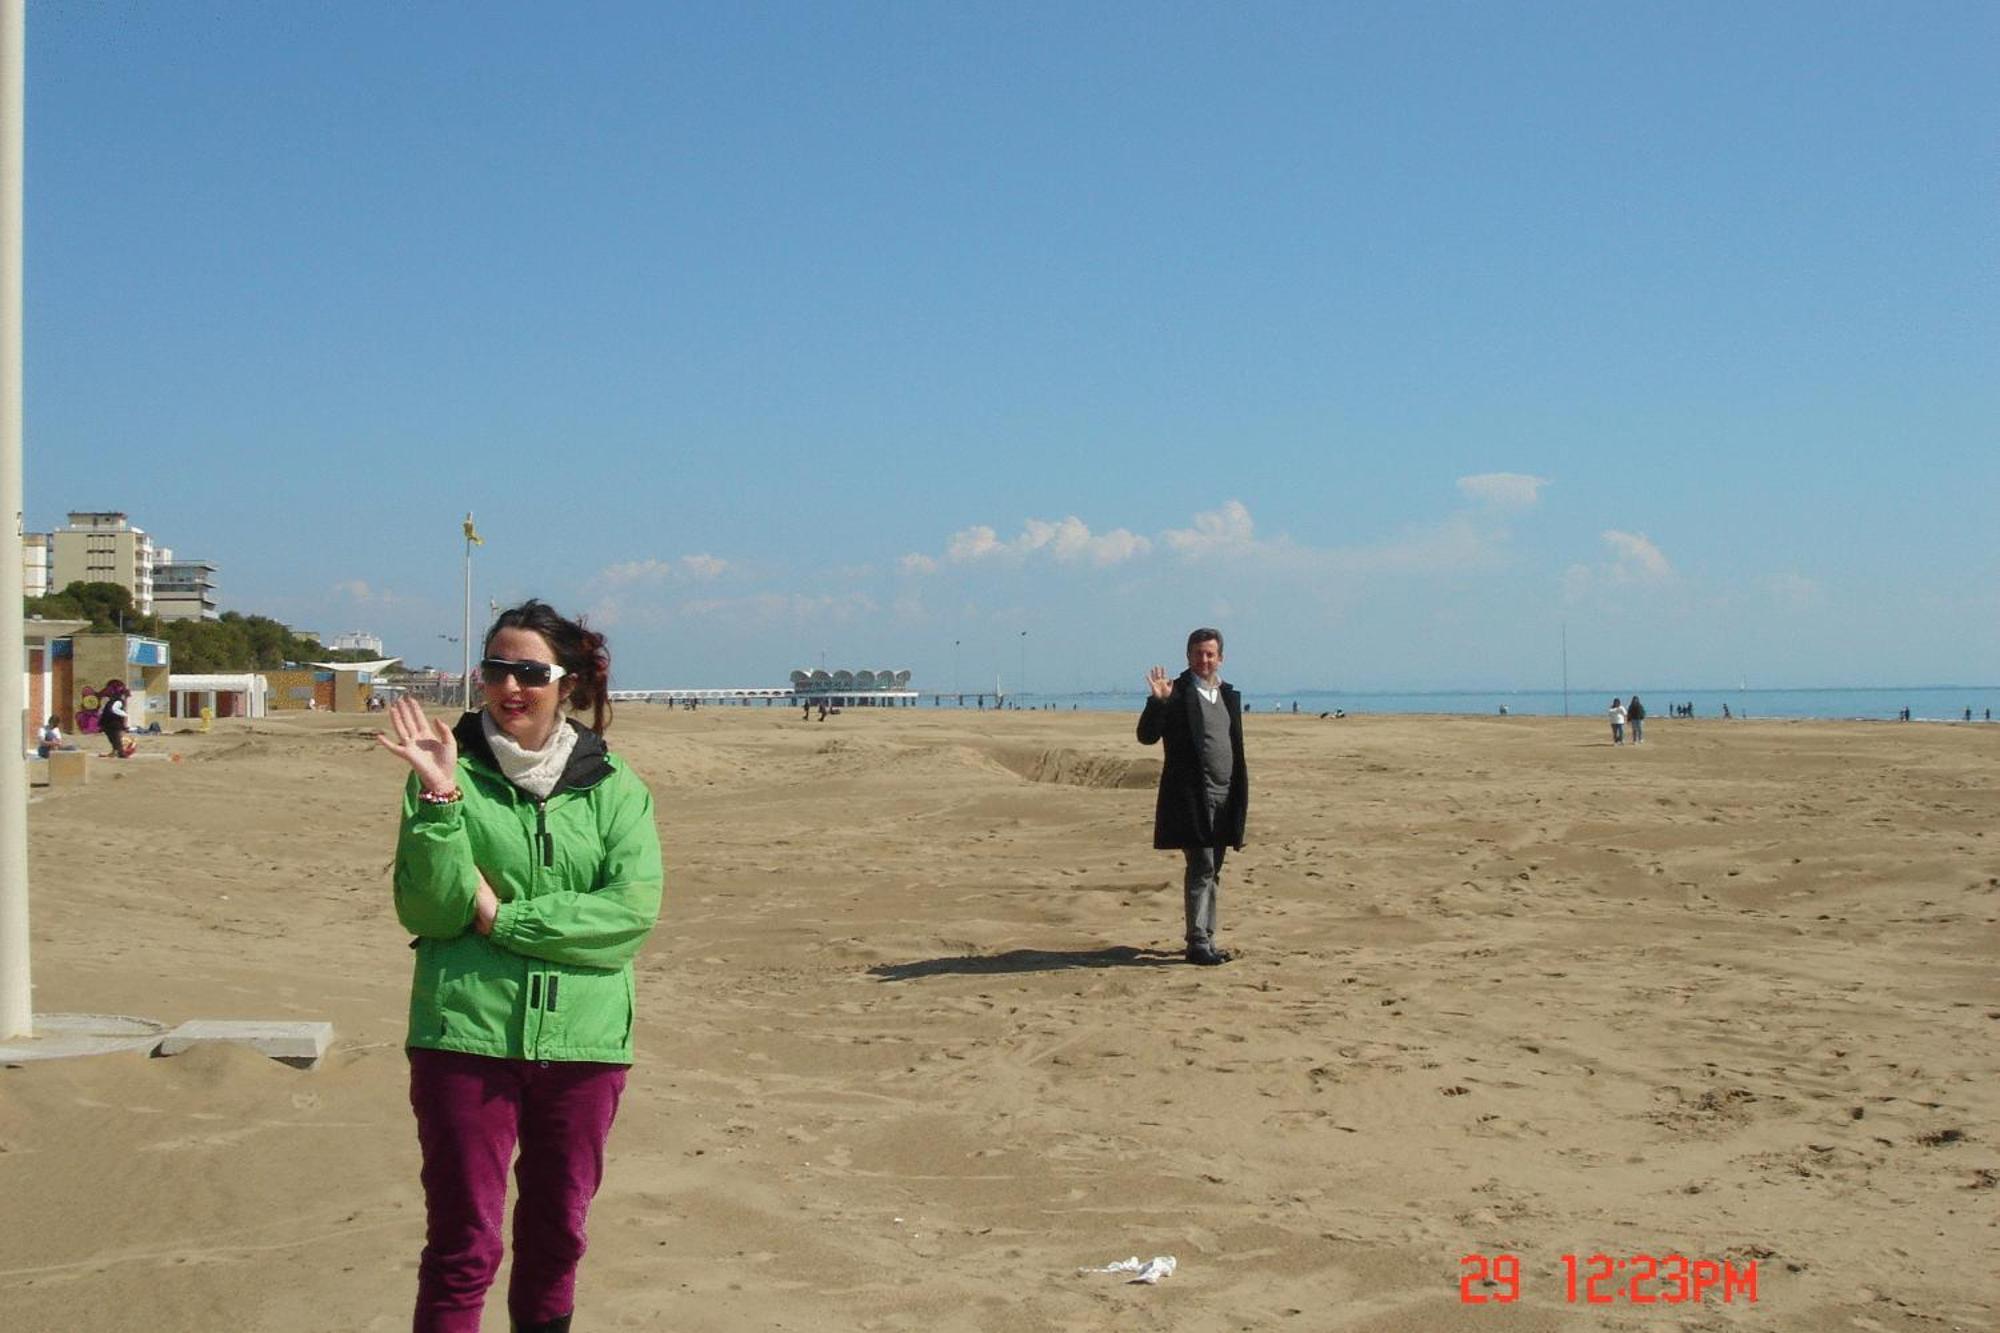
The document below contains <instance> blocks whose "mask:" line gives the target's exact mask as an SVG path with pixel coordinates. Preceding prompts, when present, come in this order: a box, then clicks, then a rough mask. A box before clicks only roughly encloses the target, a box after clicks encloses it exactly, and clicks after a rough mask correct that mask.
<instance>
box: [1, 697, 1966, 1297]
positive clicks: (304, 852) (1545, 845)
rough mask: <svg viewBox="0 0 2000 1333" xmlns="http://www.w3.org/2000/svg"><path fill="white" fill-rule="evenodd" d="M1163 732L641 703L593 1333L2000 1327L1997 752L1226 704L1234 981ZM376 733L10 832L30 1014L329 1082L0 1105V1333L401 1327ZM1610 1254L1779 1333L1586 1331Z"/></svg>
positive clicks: (213, 1080)
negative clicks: (632, 1035)
mask: <svg viewBox="0 0 2000 1333" xmlns="http://www.w3.org/2000/svg"><path fill="white" fill-rule="evenodd" d="M1135 712H1136V707H1135ZM1132 720H1133V719H1132V717H1131V716H1125V715H1115V716H1113V715H1103V716H1086V715H1078V714H1071V715H1036V714H994V713H983V714H970V715H968V714H960V713H952V714H949V715H946V714H939V713H935V712H929V711H923V712H918V711H903V712H886V711H885V712H881V713H875V714H870V713H868V712H865V711H857V712H850V713H847V714H845V715H843V716H841V717H838V718H834V719H832V720H830V721H828V722H826V723H819V722H804V721H801V720H800V719H799V717H798V715H797V713H796V712H793V711H791V710H784V709H769V710H765V709H752V710H743V711H733V710H732V711H704V712H701V713H696V714H690V713H685V712H680V711H672V712H670V711H667V710H648V709H643V708H639V707H630V708H627V709H625V710H623V711H622V712H621V713H620V716H619V719H618V723H617V725H616V727H615V728H614V729H613V732H612V740H613V742H614V744H615V745H616V746H618V748H620V749H621V750H622V751H624V752H625V753H626V754H627V755H629V756H630V757H631V759H632V760H633V762H634V764H635V765H636V766H637V767H638V768H639V769H640V771H641V772H642V773H644V774H645V775H646V776H647V777H648V778H649V780H650V781H651V782H652V783H653V786H654V791H655V796H656V798H657V804H658V810H659V817H660V823H661V829H662V834H663V837H664V840H665V844H666V849H667V860H668V865H669V882H668V899H667V909H666V917H665V920H664V922H663V924H662V927H661V929H660V930H659V931H658V932H657V934H656V935H655V937H654V939H653V940H652V942H651V943H650V945H649V946H648V950H647V952H646V954H645V955H644V957H643V958H642V960H641V964H640V974H641V975H640V998H641V1006H642V1015H641V1025H640V1031H639V1036H638V1041H639V1047H640V1064H639V1066H638V1068H637V1070H636V1071H635V1075H634V1078H633V1080H632V1084H631V1090H630V1092H629V1093H628V1096H627V1099H626V1102H625V1107H624V1111H623V1113H622V1115H621V1118H620V1122H619V1125H618V1128H617V1131H616V1133H615V1135H614V1138H613V1144H612V1170H611V1174H610V1177H609V1180H608V1183H607V1185H606V1187H605V1190H604V1192H603V1194H602V1195H601V1196H600V1198H599V1201H598V1204H597V1206H596V1209H595V1211H594V1213H593V1228H592V1242H593V1243H592V1251H591V1254H590V1256H589V1258H588V1259H587V1260H586V1262H585V1268H584V1275H583V1283H582V1287H581V1297H580V1315H579V1322H578V1327H579V1329H582V1328H591V1329H597V1328H630V1329H655V1328H659V1329H665V1328H673V1329H696V1330H700V1329H711V1330H734V1329H766V1328H794V1329H808V1328H810V1329H881V1330H894V1329H912V1330H916V1329H933V1328H942V1329H979V1330H1041V1329H1062V1330H1087V1329H1141V1330H1144V1329H1174V1330H1205V1329H1244V1328H1253V1329H1264V1328H1296V1329H1311V1330H1320V1329H1342V1330H1412V1331H1415V1330H1430V1329H1479V1330H1487V1331H1491V1333H1499V1331H1502V1330H1527V1329H1568V1328H1577V1329H1599V1328H1608V1329H1635V1330H1636V1329H1644V1330H1656V1329H1658V1330H1667V1329H1690V1330H1706V1329H1737V1328H1741V1329H1753V1328H1754V1329H1780V1330H1829V1331H1830V1330H1849V1329H1864V1330H1918V1329H1922V1330H1925V1331H1926V1333H1937V1331H1938V1330H1948V1329H1954V1328H1958V1329H1991V1328H1994V1327H1996V1325H1997V1323H2000V1321H1997V1320H1996V1314H1995V1310H1996V1305H2000V1265H1996V1263H1995V1260H1994V1256H1995V1255H1996V1254H2000V1193H1996V1186H1997V1185H2000V1082H1996V1078H1995V1075H1996V1073H2000V1069H1996V1066H1997V1065H2000V985H1996V980H1995V963H1996V957H1997V956H2000V948H1996V934H1995V930H1994V926H1995V922H1996V918H2000V782H1996V778H2000V729H1993V728H1983V727H1977V726H1974V727H1960V726H1950V727H1947V726H1895V725H1865V724H1839V723H1810V724H1783V723H1735V724H1722V723H1717V722H1675V721H1671V720H1659V721H1656V722H1654V724H1653V725H1652V726H1651V727H1650V728H1649V739H1648V743H1647V744H1646V745H1645V746H1643V747H1639V748H1632V747H1627V748H1624V749H1613V748H1612V747H1611V746H1610V745H1609V744H1608V738H1605V737H1603V736H1602V735H1601V734H1600V732H1601V731H1602V728H1601V727H1600V726H1599V724H1598V723H1597V721H1596V720H1595V719H1590V720H1578V721H1575V722H1569V723H1565V722H1562V721H1558V720H1550V719H1525V718H1514V719H1498V718H1493V719H1478V718H1434V719H1415V718H1411V719H1374V718H1349V719H1345V720H1340V721H1333V720H1321V719H1317V718H1310V717H1256V716H1253V717H1252V718H1251V719H1250V720H1249V726H1248V732H1249V737H1248V739H1249V752H1250V758H1251V764H1252V772H1253V775H1254V795H1253V801H1252V817H1251V840H1252V841H1251V846H1250V847H1249V848H1248V849H1247V850H1246V851H1245V852H1244V853H1243V854H1241V855H1240V856H1232V857H1231V859H1230V861H1229V865H1228V867H1227V869H1226V871H1225V879H1224V897H1223V901H1222V934H1223V937H1224V943H1225V944H1226V945H1228V946H1230V947H1234V948H1237V949H1239V950H1240V951H1241V956H1240V957H1239V960H1238V961H1237V962H1236V963H1233V964H1231V965H1230V966H1228V967H1225V968H1220V969H1213V970H1209V969H1196V968H1190V967H1187V966H1185V965H1182V964H1181V963H1180V961H1179V933H1180V922H1179V863H1178V859H1177V858H1176V857H1174V856H1172V855H1171V854H1166V853H1156V852H1154V851H1152V850H1151V848H1150V819H1151V811H1152V784H1153V781H1154V775H1155V774H1156V773H1157V757H1156V753H1157V752H1153V751H1147V750H1145V749H1143V748H1141V747H1139V746H1138V745H1136V744H1135V743H1134V742H1133V739H1132ZM371 735H372V729H370V728H366V727H357V726H356V725H355V723H354V721H353V720H352V719H342V718H334V717H327V716H305V717H297V718H285V719H273V720H269V721H262V722H258V723H255V724H242V723H238V724H233V725H232V724H225V725H224V726H222V727H221V728H219V729H218V731H217V732H216V733H215V734H212V735H209V736H183V737H168V738H161V739H160V740H158V741H156V742H154V743H153V746H154V748H155V750H158V749H167V748H171V749H174V750H178V751H179V752H181V753H182V755H183V762H180V763H168V762H164V761H158V760H155V761H152V762H143V763H142V762H138V761H134V762H131V763H128V764H125V765H122V766H116V767H111V766H103V765H100V767H99V768H98V769H97V770H96V772H95V774H94V776H93V779H92V782H91V784H90V785H89V786H88V787H87V788H84V789H81V790H75V791H67V792H58V793H51V794H38V795H37V798H36V801H35V803H34V805H33V807H32V809H31V811H30V826H31V839H32V845H31V855H32V858H33V873H34V876H35V880H34V894H35V897H34V938H35V967H36V974H35V975H36V981H37V994H36V1004H37V1008H38V1009H40V1010H43V1011H49V1012H71V1011H97V1012H119V1013H130V1014H136V1015H140V1016H144V1017H149V1018H154V1019H159V1020H161V1021H164V1022H170V1023H171V1022H178V1021H181V1020H183V1019H187V1018H193V1017H209V1018H227V1017H313V1018H326V1019H330V1020H332V1021H333V1022H334V1023H335V1024H336V1025H337V1029H338V1033H339V1040H338V1043H337V1045H336V1047H335V1050H334V1053H333V1055H332V1056H331V1058H330V1059H329V1060H328V1061H327V1062H326V1064H325V1065H324V1066H323V1067H322V1068H320V1069H319V1070H316V1071H313V1072H309V1073H302V1072H299V1071H296V1070H293V1069H289V1068H287V1067H285V1066H282V1065H278V1064H275V1063H272V1062H269V1061H266V1060H263V1059H261V1058H259V1057H256V1056H254V1055H252V1054H250V1053H248V1052H245V1051H232V1050H220V1051H217V1050H210V1051H203V1052H198V1053H195V1054H191V1055H187V1056H183V1057H178V1058H175V1059H171V1060H151V1059H147V1058H145V1057H143V1056H136V1055H134V1056H106V1057H98V1058H94V1059H90V1060H81V1061H68V1062H55V1063H37V1064H29V1065H25V1066H20V1067H16V1068H9V1069H6V1070H4V1071H0V1235H4V1236H6V1237H7V1238H8V1243H7V1246H6V1249H7V1253H6V1254H5V1256H4V1257H0V1310H4V1311H5V1312H6V1316H5V1324H6V1327H8V1328H9V1329H10V1330H13V1329H20V1330H40V1329H51V1330H53V1329H93V1330H98V1329H101V1330H124V1329H132V1330H147V1331H148V1333H173V1331H175V1330H195V1329H203V1330H206V1329H211V1328H217V1327H227V1328H236V1329H285V1330H289V1329H304V1330H318V1329H326V1330H334V1329H340V1330H353V1329H383V1330H387V1329H395V1328H400V1327H406V1326H407V1323H408V1306H409V1300H410V1295H411V1292H412V1290H413V1283H414V1265H415V1259H416V1254H417V1250H418V1248H419V1245H420V1243H421V1242H420V1237H421V1229H422V1224H421V1212H422V1208H421V1197H420V1194H419V1191H418V1187H417V1180H416V1147H415V1142H414V1134H413V1131H412V1126H411V1121H410V1115H409V1111H408V1107H407V1103H406V1100H405V1093H404V1072H405V1071H404V1064H403V1057H402V1054H401V1049H400V1038H401V1034H402V1018H403V1006H404V1001H405V995H406V991H405V988H406V985H407V981H408V966H409V964H408V953H407V951H406V950H405V948H404V942H405V941H404V937H403V936H402V935H401V934H400V933H399V930H398V928H397V926H396V923H395V921H394V918H393V915H392V914H391V912H390V909H389V905H388V886H387V876H388V866H389V859H390V855H391V851H392V844H393V835H394V813H393V805H394V800H395V793H396V790H397V787H398V782H399V774H398V772H397V766H396V765H395V763H394V761H393V760H391V759H388V758H387V757H386V756H382V755H380V754H378V753H376V752H375V751H374V749H373V746H372V741H371V740H370V736H371ZM1597 1251H1603V1252H1606V1253H1608V1254H1611V1255H1616V1256H1665V1255H1667V1254H1669V1253H1670V1252H1677V1253H1679V1254H1681V1255H1684V1256H1687V1257H1688V1258H1690V1259H1701V1260H1713V1261H1726V1262H1728V1263H1730V1264H1732V1265H1734V1266H1736V1268H1737V1269H1738V1270H1739V1271H1741V1270H1744V1269H1747V1266H1748V1265H1749V1264H1750V1263H1751V1262H1752V1261H1754V1262H1755V1264H1756V1267H1757V1292H1756V1300H1755V1302H1754V1303H1751V1302H1750V1301H1748V1300H1747V1299H1746V1296H1745V1294H1744V1293H1743V1292H1742V1291H1741V1290H1740V1289H1739V1290H1738V1291H1737V1292H1736V1293H1735V1295H1734V1298H1733V1299H1732V1300H1731V1301H1729V1302H1728V1303H1724V1302H1723V1301H1722V1299H1721V1296H1720V1293H1719V1292H1714V1293H1711V1294H1709V1295H1708V1296H1707V1298H1706V1299H1705V1300H1704V1301H1703V1302H1701V1303H1700V1304H1652V1305H1644V1304H1635V1303H1633V1302H1632V1301H1631V1300H1629V1299H1625V1298H1622V1297H1621V1298H1620V1299H1618V1300H1616V1301H1614V1302H1611V1303H1607V1304H1595V1305H1594V1304H1588V1303H1585V1302H1583V1301H1582V1300H1581V1299H1579V1301H1578V1302H1576V1303H1574V1304H1572V1303H1570V1302H1569V1301H1568V1300H1566V1299H1565V1296H1566V1293H1565V1283H1564V1268H1563V1264H1562V1260H1561V1256H1563V1255H1565V1254H1575V1255H1579V1256H1587V1255H1589V1254H1592V1253H1594V1252H1597ZM1472 1253H1477V1254H1484V1255H1487V1256H1502V1255H1510V1256H1515V1257H1516V1258H1517V1259H1518V1261H1519V1265H1520V1272H1521V1279H1520V1284H1519V1288H1520V1295H1519V1299H1518V1300H1516V1301H1513V1302H1510V1303H1492V1302H1491V1301H1489V1303H1486V1304H1466V1303H1465V1302H1464V1301H1463V1299H1462V1293H1461V1278H1462V1277H1464V1276H1465V1275H1466V1274H1467V1273H1468V1272H1470V1271H1471V1270H1470V1269H1468V1268H1467V1267H1462V1266H1461V1259H1462V1257H1463V1256H1465V1255H1467V1254H1472ZM1154 1254H1172V1255H1175V1256H1176V1257H1177V1258H1178V1259H1179V1263H1180V1269H1179V1271H1178V1272H1177V1273H1176V1274H1175V1275H1174V1276H1172V1277H1170V1278H1168V1279H1167V1280H1166V1281H1165V1282H1163V1283H1161V1284H1160V1285H1159V1286H1157V1287H1150V1286H1133V1285H1128V1284H1125V1283H1123V1282H1122V1281H1121V1280H1120V1279H1119V1278H1117V1277H1115V1276H1111V1275H1104V1274H1088V1275H1085V1274H1079V1272H1078V1269H1079V1268H1083V1267H1091V1266H1097V1265H1101V1264H1104V1263H1107V1262H1109V1261H1111V1260H1114V1259H1122V1258H1124V1257H1126V1256H1127V1255H1138V1256H1140V1257H1148V1256H1151V1255H1154ZM1621 1281H1622V1278H1621ZM1661 1289H1662V1288H1661V1286H1660V1285H1659V1284H1657V1283H1656V1284H1655V1285H1654V1286H1652V1287H1649V1288H1645V1289H1644V1290H1648V1291H1658V1290H1661ZM1472 1290H1473V1293H1474V1294H1482V1295H1487V1296H1489V1297H1491V1296H1494V1295H1500V1294H1505V1288H1480V1287H1477V1286H1475V1287H1474V1288H1473V1289H1472ZM504 1323H505V1320H504V1314H503V1313H502V1312H501V1311H500V1310H499V1309H498V1303H497V1301H496V1302H495V1304H494V1307H493V1308H491V1309H489V1317H488V1325H487V1326H488V1327H489V1328H495V1329H497V1328H500V1327H503V1326H504Z"/></svg>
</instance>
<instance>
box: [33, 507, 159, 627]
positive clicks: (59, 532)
mask: <svg viewBox="0 0 2000 1333" xmlns="http://www.w3.org/2000/svg"><path fill="white" fill-rule="evenodd" d="M72 583H115V584H117V585H119V586H120V587H122V588H124V589H125V590H126V591H127V592H129V593H131V594H132V608H133V609H134V610H135V611H137V612H139V614H141V615H151V614H152V613H153V539H152V538H151V537H148V536H147V535H146V533H145V530H144V529H143V528H135V527H133V526H132V523H131V520H129V519H128V518H126V516H125V515H124V514H120V513H115V512H112V511H109V510H106V511H101V512H96V511H85V510H77V511H75V512H72V513H71V514H70V516H69V523H68V525H67V526H65V527H60V528H57V529H56V530H55V531H54V532H52V533H50V534H49V587H50V588H51V589H53V590H54V591H57V592H60V591H62V590H63V589H64V588H67V587H68V586H69V585H70V584H72Z"/></svg>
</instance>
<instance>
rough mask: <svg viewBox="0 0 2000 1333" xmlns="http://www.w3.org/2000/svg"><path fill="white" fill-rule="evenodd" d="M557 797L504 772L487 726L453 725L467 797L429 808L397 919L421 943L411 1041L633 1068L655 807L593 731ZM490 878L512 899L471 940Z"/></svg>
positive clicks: (475, 719)
mask: <svg viewBox="0 0 2000 1333" xmlns="http://www.w3.org/2000/svg"><path fill="white" fill-rule="evenodd" d="M566 725H568V726H572V727H576V728H577V732H578V735H577V738H576V748H575V749H574V750H573V751H572V752H571V754H570V759H569V764H568V766H567V767H566V768H565V769H564V770H563V776H562V780H561V781H560V782H558V783H557V784H556V788H555V790H554V791H553V792H551V793H550V794H549V796H548V798H547V799H546V800H540V801H538V800H536V799H535V798H534V797H533V796H530V795H529V794H528V793H526V792H524V791H522V790H521V789H520V788H519V787H516V786H515V785H514V784H513V783H511V782H509V781H508V780H507V779H506V778H505V777H503V776H502V775H501V772H500V766H499V765H498V764H497V763H496V762H495V761H494V759H493V751H492V748H491V747H490V746H489V745H487V743H486V736H485V734H484V732H483V731H482V730H481V729H480V724H479V715H478V714H477V713H467V714H466V715H465V716H464V717H462V718H461V719H459V723H458V725H457V726H456V727H455V728H453V734H454V735H455V736H456V737H457V738H458V753H459V758H458V785H459V789H460V790H461V791H462V792H464V793H465V797H464V799H463V800H460V801H455V802H453V803H452V804H450V805H427V804H425V803H423V802H421V801H419V800H417V791H418V785H417V780H416V776H415V775H414V774H412V775H411V777H410V782H409V785H408V786H407V787H406V789H405V791H404V795H403V823H402V830H401V832H400V834H399V835H398V837H397V839H396V874H395V887H396V919H397V920H399V921H401V922H402V923H403V926H404V928H405V929H407V930H409V931H411V932H412V933H413V934H415V935H416V937H417V938H416V939H414V940H412V941H411V942H410V947H411V948H413V949H415V950H416V953H417V966H416V978H415V981H414V982H413V984H412V985H411V987H410V1031H409V1038H408V1044H409V1045H411V1046H421V1047H427V1048H429V1049H431V1050H439V1051H466V1052H470V1053H471V1054H474V1055H492V1056H500V1057H503V1058H506V1059H513V1060H592V1061H602V1062H605V1063H610V1064H630V1063H632V1008H633V992H632V959H633V957H634V956H635V955H636V954H637V953H638V952H639V946H640V945H641V944H643V943H645V940H646V936H647V934H648V933H649V932H650V931H651V930H652V929H653V923H654V921H655V920H656V919H658V917H659V915H660V890H661V881H662V878H663V872H662V870H661V867H660V834H659V830H658V829H657V828H655V827H654V824H653V797H652V794H651V793H650V792H648V791H647V790H646V784H645V783H643V782H641V781H640V780H639V779H638V777H637V776H636V775H634V774H633V772H632V770H631V769H629V768H627V767H626V766H625V764H624V762H623V761H622V760H620V759H619V758H617V757H616V756H615V755H613V754H612V753H611V752H610V751H609V750H607V749H606V748H605V745H604V742H603V741H602V740H601V739H600V738H599V737H598V736H597V734H596V733H595V732H592V731H589V730H587V729H585V728H583V727H578V726H577V724H576V723H575V722H569V723H567V724H566ZM480 871H484V872H485V874H486V882H487V883H489V884H491V885H492V886H493V891H494V892H495V893H496V894H498V895H499V897H500V914H499V916H498V917H497V918H496V919H495V920H494V922H493V933H492V934H490V935H481V934H479V933H478V932H477V931H475V930H473V929H472V915H473V899H474V898H475V896H476V895H477V893H478V888H479V879H478V875H479V872H480Z"/></svg>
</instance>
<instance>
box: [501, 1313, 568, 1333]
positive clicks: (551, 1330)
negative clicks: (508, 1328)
mask: <svg viewBox="0 0 2000 1333" xmlns="http://www.w3.org/2000/svg"><path fill="white" fill-rule="evenodd" d="M575 1313H576V1312H575V1311H574V1310H572V1311H571V1312H570V1314H575ZM569 1321H570V1315H567V1314H565V1315H557V1316H556V1317H555V1318H554V1319H550V1320H547V1321H546V1322H544V1323H540V1324H523V1323H520V1322H519V1321H516V1322H515V1323H514V1325H513V1327H514V1333H569Z"/></svg>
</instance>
